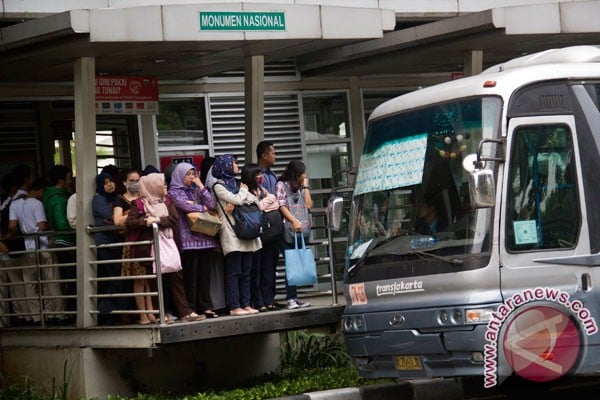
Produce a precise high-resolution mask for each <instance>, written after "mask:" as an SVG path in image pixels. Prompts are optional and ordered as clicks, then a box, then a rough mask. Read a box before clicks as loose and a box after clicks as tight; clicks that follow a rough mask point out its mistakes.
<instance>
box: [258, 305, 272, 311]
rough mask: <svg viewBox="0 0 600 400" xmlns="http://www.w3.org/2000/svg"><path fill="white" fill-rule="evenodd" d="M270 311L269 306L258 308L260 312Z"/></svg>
mask: <svg viewBox="0 0 600 400" xmlns="http://www.w3.org/2000/svg"><path fill="white" fill-rule="evenodd" d="M267 311H269V309H268V308H267V306H260V307H258V312H267Z"/></svg>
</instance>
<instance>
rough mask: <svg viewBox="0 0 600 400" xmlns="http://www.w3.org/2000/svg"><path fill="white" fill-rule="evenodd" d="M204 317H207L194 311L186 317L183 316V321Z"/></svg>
mask: <svg viewBox="0 0 600 400" xmlns="http://www.w3.org/2000/svg"><path fill="white" fill-rule="evenodd" d="M203 319H206V316H204V315H198V314H196V313H195V312H192V313H189V314H188V315H186V316H184V317H181V322H195V321H202V320H203Z"/></svg>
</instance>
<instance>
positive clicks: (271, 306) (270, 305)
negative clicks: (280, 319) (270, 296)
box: [267, 304, 280, 311]
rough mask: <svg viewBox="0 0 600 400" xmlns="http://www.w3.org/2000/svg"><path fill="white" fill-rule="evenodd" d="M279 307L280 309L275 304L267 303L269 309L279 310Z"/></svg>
mask: <svg viewBox="0 0 600 400" xmlns="http://www.w3.org/2000/svg"><path fill="white" fill-rule="evenodd" d="M279 309H280V308H279V307H277V306H276V305H275V304H268V305H267V311H277V310H279Z"/></svg>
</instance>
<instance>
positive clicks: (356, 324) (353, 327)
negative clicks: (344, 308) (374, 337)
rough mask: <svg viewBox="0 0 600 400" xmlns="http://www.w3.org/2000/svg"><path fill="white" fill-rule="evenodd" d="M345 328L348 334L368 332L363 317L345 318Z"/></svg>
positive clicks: (349, 316) (352, 316) (350, 316)
mask: <svg viewBox="0 0 600 400" xmlns="http://www.w3.org/2000/svg"><path fill="white" fill-rule="evenodd" d="M343 326H344V331H345V332H348V333H356V332H366V326H365V318H364V317H363V316H362V315H348V316H345V317H344V320H343Z"/></svg>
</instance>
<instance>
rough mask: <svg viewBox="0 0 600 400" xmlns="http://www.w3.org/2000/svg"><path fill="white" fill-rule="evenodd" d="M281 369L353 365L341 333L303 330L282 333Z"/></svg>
mask: <svg viewBox="0 0 600 400" xmlns="http://www.w3.org/2000/svg"><path fill="white" fill-rule="evenodd" d="M280 362H281V366H280V368H281V370H282V371H283V372H285V371H289V370H294V369H312V368H327V367H343V366H349V365H352V359H351V358H350V356H349V355H348V353H347V351H346V346H345V344H344V340H343V336H342V335H341V334H340V333H336V334H332V335H325V334H322V333H308V332H306V331H303V330H298V331H290V332H286V333H283V334H282V335H281V358H280Z"/></svg>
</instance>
